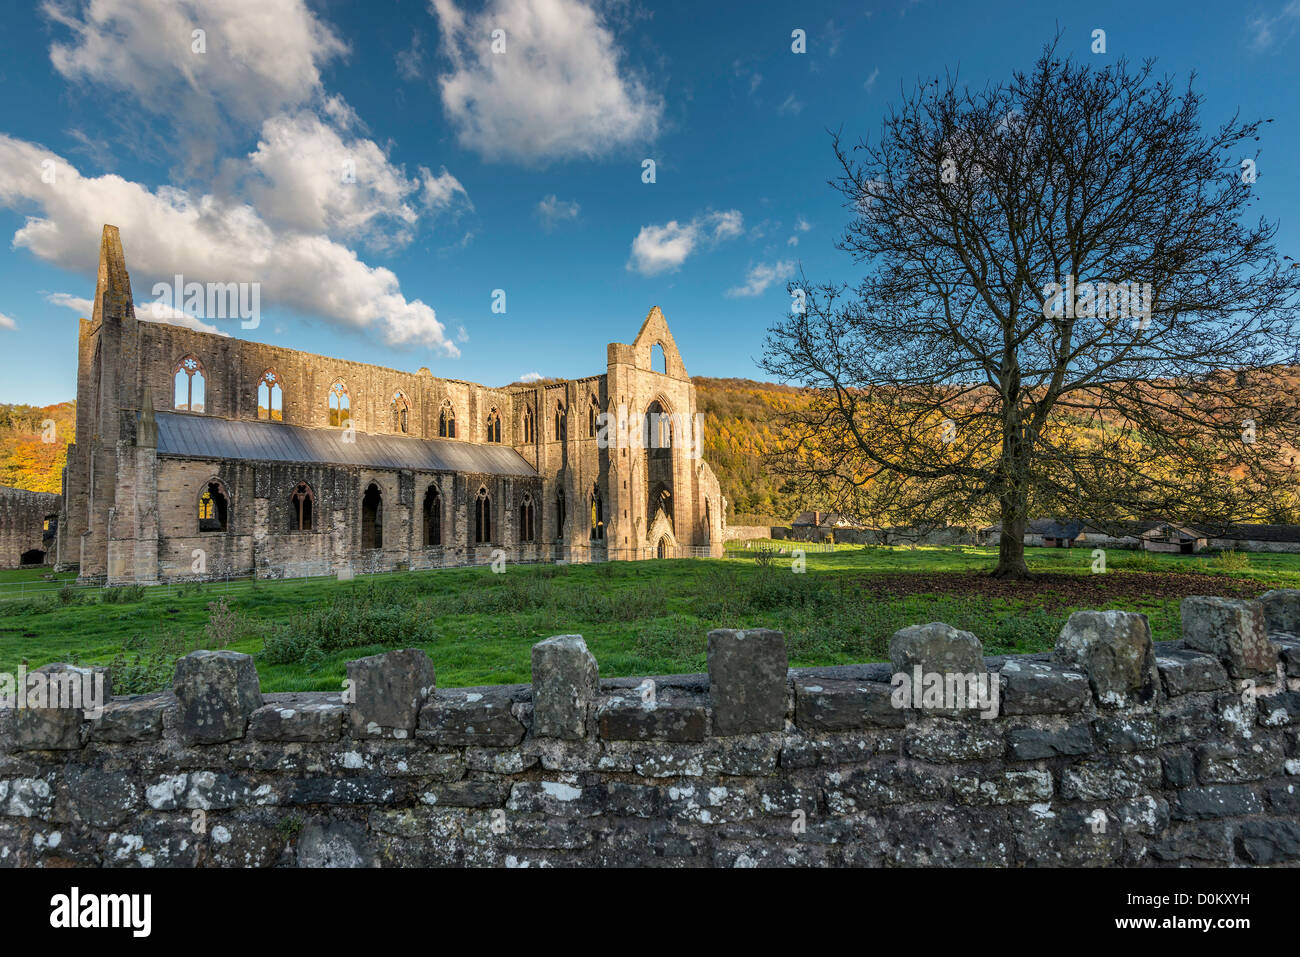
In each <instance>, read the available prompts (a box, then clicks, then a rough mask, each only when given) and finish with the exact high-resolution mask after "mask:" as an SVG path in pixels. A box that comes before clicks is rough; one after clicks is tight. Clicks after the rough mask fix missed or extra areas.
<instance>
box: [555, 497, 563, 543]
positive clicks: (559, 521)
mask: <svg viewBox="0 0 1300 957" xmlns="http://www.w3.org/2000/svg"><path fill="white" fill-rule="evenodd" d="M555 537H556V538H557V539H562V538H564V489H558V490H556V493H555Z"/></svg>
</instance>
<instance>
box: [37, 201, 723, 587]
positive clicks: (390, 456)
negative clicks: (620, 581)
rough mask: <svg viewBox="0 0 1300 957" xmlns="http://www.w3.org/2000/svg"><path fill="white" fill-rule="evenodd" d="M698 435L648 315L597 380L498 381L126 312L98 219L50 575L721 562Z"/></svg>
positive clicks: (656, 322) (658, 316)
mask: <svg viewBox="0 0 1300 957" xmlns="http://www.w3.org/2000/svg"><path fill="white" fill-rule="evenodd" d="M656 359H658V360H659V361H658V362H657V363H656ZM656 366H657V368H656ZM700 427H701V426H700V422H699V421H698V420H697V410H696V397H695V388H694V386H693V385H692V384H691V380H690V377H689V376H688V375H687V373H686V367H685V366H684V365H683V363H682V359H681V356H680V354H679V353H678V351H677V347H676V344H675V343H674V342H673V337H672V333H671V332H670V331H669V329H668V323H667V322H666V320H665V319H664V316H663V313H662V312H660V310H659V309H658V307H656V308H654V309H651V310H650V314H649V315H648V316H647V317H646V320H645V322H644V323H643V324H642V326H641V329H640V331H639V332H638V333H637V336H636V338H635V340H634V341H633V342H632V343H631V344H623V343H611V344H610V345H609V347H608V353H607V364H606V369H605V371H604V372H603V373H602V374H599V375H593V376H589V377H587V378H583V379H571V380H565V381H558V382H557V381H553V380H551V381H547V382H545V383H536V384H532V385H528V384H516V385H511V386H507V387H504V388H499V389H493V388H488V387H486V386H482V385H478V384H475V383H472V382H464V381H461V380H457V379H440V378H435V377H434V376H433V375H432V374H431V373H430V372H429V370H428V369H421V370H419V371H418V372H415V373H408V372H400V371H397V370H394V369H386V368H381V367H378V366H372V365H364V364H362V363H358V362H351V361H348V360H345V359H332V358H327V357H324V356H318V355H312V354H309V353H305V352H300V351H297V350H294V349H288V348H284V347H281V346H277V345H271V344H267V343H260V342H249V341H243V340H239V339H235V338H230V337H226V336H221V335H217V334H212V333H206V332H198V331H195V330H192V329H187V328H183V327H181V326H177V325H169V324H165V323H161V322H149V321H143V320H139V319H137V317H136V315H135V306H134V299H133V297H132V294H131V281H130V277H129V275H128V274H127V269H126V261H125V256H124V254H123V249H122V242H121V238H120V237H119V235H118V230H117V227H115V226H107V225H106V226H105V227H104V231H103V237H102V241H101V246H100V257H99V275H98V278H97V282H96V287H95V301H94V311H93V315H92V316H91V318H90V319H89V320H86V319H82V321H81V328H80V338H79V344H78V370H77V441H76V443H75V444H74V445H72V446H70V447H69V450H68V462H67V467H66V469H65V471H64V479H63V504H62V513H61V515H60V520H59V522H58V531H57V548H58V564H59V566H60V567H64V568H70V567H73V566H75V567H77V569H78V571H79V575H80V576H81V578H83V579H101V578H102V579H105V580H107V581H108V582H109V583H119V582H154V581H160V580H165V579H171V578H188V577H211V576H226V575H255V576H258V577H280V576H283V575H288V574H309V573H314V574H331V573H334V572H336V571H342V570H344V569H348V570H353V571H357V572H375V571H384V570H392V569H400V568H434V567H440V566H448V565H465V564H484V563H488V562H490V561H492V560H493V559H494V558H504V559H505V560H506V561H510V562H549V561H573V562H588V561H607V560H634V559H641V558H654V557H673V556H678V555H684V554H720V552H721V548H722V542H723V539H724V526H725V521H726V519H725V515H726V505H725V502H724V500H723V498H722V496H721V494H720V492H719V488H718V481H717V479H716V477H715V476H714V474H713V471H712V469H710V468H709V466H708V464H707V463H705V462H704V461H703V459H702V457H701V456H700V449H701V446H702V437H701V435H700Z"/></svg>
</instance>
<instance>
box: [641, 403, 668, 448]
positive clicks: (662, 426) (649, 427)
mask: <svg viewBox="0 0 1300 957" xmlns="http://www.w3.org/2000/svg"><path fill="white" fill-rule="evenodd" d="M644 438H645V447H646V448H647V449H649V450H651V452H652V453H653V452H655V451H660V452H664V451H668V450H671V449H672V447H673V417H672V416H671V415H670V414H669V413H668V412H667V411H666V410H665V409H664V407H663V406H662V405H661V404H660V403H659V402H658V400H656V401H654V402H651V403H650V407H649V408H647V409H646V412H645V436H644Z"/></svg>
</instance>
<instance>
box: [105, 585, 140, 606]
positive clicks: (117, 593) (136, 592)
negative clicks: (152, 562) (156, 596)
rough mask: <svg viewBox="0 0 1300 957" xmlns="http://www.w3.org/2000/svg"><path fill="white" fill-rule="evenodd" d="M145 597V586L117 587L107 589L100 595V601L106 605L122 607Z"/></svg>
mask: <svg viewBox="0 0 1300 957" xmlns="http://www.w3.org/2000/svg"><path fill="white" fill-rule="evenodd" d="M143 597H144V586H143V585H117V586H114V587H112V588H105V589H104V590H103V591H102V592H100V593H99V600H100V602H102V603H103V604H105V605H121V604H125V603H126V602H133V601H139V600H140V599H142V598H143Z"/></svg>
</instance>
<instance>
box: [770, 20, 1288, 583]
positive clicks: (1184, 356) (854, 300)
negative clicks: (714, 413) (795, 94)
mask: <svg viewBox="0 0 1300 957" xmlns="http://www.w3.org/2000/svg"><path fill="white" fill-rule="evenodd" d="M1058 43H1059V37H1058V40H1057V43H1053V44H1051V45H1049V46H1048V47H1046V48H1045V50H1044V52H1043V54H1042V56H1041V57H1040V58H1039V59H1038V61H1037V63H1036V64H1035V65H1034V67H1033V68H1032V69H1031V70H1029V71H1028V72H1015V73H1014V74H1013V75H1012V77H1011V79H1010V80H1009V81H1007V82H1005V83H1002V84H999V85H990V86H988V87H985V88H983V89H979V90H973V91H972V90H969V89H966V88H960V89H959V87H958V83H957V80H956V79H955V78H952V77H949V78H946V79H945V80H942V81H940V80H934V81H932V82H930V83H928V84H925V85H920V86H918V88H917V89H916V90H915V91H914V92H913V93H912V94H911V95H910V96H907V97H906V98H905V100H904V102H902V103H901V105H899V106H897V107H895V108H893V109H891V110H890V112H889V113H888V114H887V115H886V117H885V119H884V121H883V123H882V128H881V133H880V136H879V138H878V140H877V141H876V142H869V141H862V142H860V143H859V144H857V145H856V146H854V147H852V148H851V149H848V148H846V147H845V146H844V145H843V142H842V139H841V137H840V136H839V135H836V136H835V138H834V149H835V155H836V157H837V159H838V161H839V164H840V167H841V169H842V174H841V175H840V176H839V177H838V178H837V179H835V180H833V181H832V184H831V185H833V186H834V187H835V188H836V189H838V190H839V191H840V192H841V193H843V195H844V197H845V198H846V200H847V203H846V205H847V206H848V207H849V208H850V209H851V210H852V211H853V213H852V217H853V218H852V221H851V222H850V224H849V225H848V227H847V229H846V231H845V233H844V234H843V236H842V238H841V239H840V241H839V244H838V245H839V247H840V248H841V249H843V250H845V251H847V252H849V253H851V254H852V256H853V258H854V261H855V262H858V263H863V264H865V265H866V267H867V271H866V274H865V278H863V279H862V280H861V282H860V283H859V284H858V285H857V286H856V287H855V288H852V289H850V288H848V287H845V286H843V285H836V284H825V283H822V284H817V285H814V284H813V283H811V282H810V281H809V280H808V278H807V277H806V276H801V278H800V280H799V281H798V282H795V283H792V284H791V286H790V292H791V296H792V307H791V314H790V315H789V316H788V317H787V319H785V320H784V321H782V322H781V323H778V324H777V325H775V326H774V327H773V328H772V329H771V330H769V334H768V339H767V343H766V349H765V354H764V359H763V364H764V367H765V368H766V369H767V371H768V372H769V373H771V374H773V375H775V376H776V377H777V378H779V379H781V380H783V381H788V382H797V383H801V384H803V385H805V386H808V387H810V388H811V390H812V391H813V397H814V398H813V402H812V404H811V406H810V407H809V408H808V409H807V410H805V411H802V412H800V413H797V414H796V415H795V416H794V418H793V421H792V422H791V423H790V425H791V426H792V428H791V430H790V432H789V433H788V435H789V441H788V442H787V444H786V446H785V448H784V449H783V451H782V454H781V456H780V459H779V462H780V465H779V467H780V468H781V469H782V470H783V471H786V472H788V473H789V474H790V475H791V477H792V479H793V480H794V481H795V482H796V483H798V484H799V485H800V486H802V487H804V488H814V489H817V490H818V491H819V492H820V493H821V494H822V495H823V496H827V497H829V498H830V499H831V500H832V501H833V502H834V503H835V504H836V505H837V506H838V507H841V508H843V509H844V510H845V511H849V512H851V513H853V514H879V513H880V512H882V510H883V511H888V512H890V513H891V514H893V515H895V516H897V517H898V518H899V519H900V520H906V521H913V522H917V521H922V522H929V523H937V522H945V521H950V522H957V523H965V522H969V521H972V520H973V519H977V518H979V517H982V516H984V517H987V516H991V515H994V514H996V515H998V516H999V517H1000V518H1001V522H1002V539H1001V550H1000V555H999V559H998V563H997V567H996V569H995V570H994V574H995V575H997V576H1002V577H1023V576H1025V575H1026V574H1027V568H1026V565H1025V558H1024V543H1023V535H1024V531H1025V526H1026V521H1027V519H1028V517H1029V516H1030V515H1031V514H1033V513H1034V512H1039V513H1044V514H1054V515H1058V516H1067V515H1070V516H1076V517H1082V518H1088V519H1091V520H1093V521H1099V522H1105V521H1107V520H1120V519H1130V518H1152V517H1172V518H1176V519H1181V520H1183V521H1188V522H1191V521H1196V520H1219V521H1242V520H1249V519H1260V518H1266V519H1272V520H1277V519H1278V517H1279V516H1281V515H1284V514H1286V513H1287V510H1288V509H1293V508H1294V504H1295V500H1294V490H1295V487H1296V473H1295V470H1294V462H1295V461H1296V460H1295V458H1294V457H1293V456H1294V455H1295V448H1294V447H1295V440H1296V436H1297V427H1298V426H1300V389H1298V388H1297V386H1298V384H1300V383H1298V379H1297V375H1296V369H1295V368H1293V367H1291V366H1290V363H1294V362H1295V361H1296V358H1297V351H1298V350H1297V347H1298V345H1300V340H1298V339H1297V330H1296V319H1297V304H1298V302H1300V269H1295V268H1289V265H1290V264H1288V263H1284V262H1282V261H1281V260H1279V258H1278V256H1277V253H1276V251H1275V249H1274V245H1273V239H1274V236H1275V233H1276V228H1277V227H1276V223H1269V222H1268V221H1266V220H1264V219H1263V218H1260V219H1259V220H1258V222H1255V223H1254V224H1249V223H1247V222H1246V220H1247V218H1248V217H1249V216H1250V215H1251V213H1250V207H1251V206H1252V204H1253V203H1254V202H1255V198H1254V194H1255V192H1256V190H1255V187H1254V185H1253V184H1254V182H1255V178H1256V175H1257V172H1258V166H1257V165H1256V164H1257V162H1258V151H1257V148H1256V147H1255V146H1254V143H1255V141H1258V139H1259V135H1258V134H1259V130H1260V128H1261V126H1262V123H1261V122H1260V121H1255V122H1241V121H1240V120H1239V119H1238V118H1236V117H1234V118H1232V119H1231V120H1229V121H1228V122H1226V123H1224V124H1223V125H1222V126H1220V127H1218V128H1217V129H1216V130H1214V131H1213V132H1205V131H1203V130H1202V127H1201V124H1200V121H1199V116H1198V115H1199V112H1200V107H1201V97H1200V95H1199V94H1197V93H1196V92H1194V91H1193V88H1192V81H1193V80H1194V79H1195V78H1194V77H1193V78H1192V80H1189V82H1188V84H1187V86H1186V87H1185V88H1183V89H1182V91H1181V92H1179V91H1177V90H1176V89H1175V87H1174V85H1173V82H1172V81H1171V80H1170V79H1169V78H1165V79H1155V78H1154V77H1153V64H1152V63H1151V62H1147V63H1145V64H1143V65H1142V66H1141V67H1137V68H1131V67H1130V66H1129V64H1127V63H1126V62H1123V61H1121V62H1119V63H1118V64H1116V65H1114V66H1111V67H1108V68H1104V69H1093V68H1090V67H1087V66H1081V65H1079V64H1076V63H1074V62H1072V61H1071V60H1070V59H1068V58H1067V59H1062V58H1061V57H1060V56H1059V55H1058V54H1057V52H1056V46H1057V44H1058ZM1268 122H1271V120H1270V121H1268ZM1247 151H1249V154H1250V155H1247ZM1283 258H1286V257H1283ZM864 503H865V504H864Z"/></svg>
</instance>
